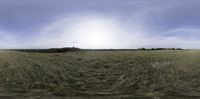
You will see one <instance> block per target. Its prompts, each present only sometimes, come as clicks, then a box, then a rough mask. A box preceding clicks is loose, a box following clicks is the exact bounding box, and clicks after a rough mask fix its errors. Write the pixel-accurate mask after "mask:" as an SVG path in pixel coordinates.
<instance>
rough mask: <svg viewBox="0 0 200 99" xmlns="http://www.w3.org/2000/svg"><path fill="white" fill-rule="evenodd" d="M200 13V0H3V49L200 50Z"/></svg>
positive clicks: (0, 0) (0, 35) (0, 24)
mask: <svg viewBox="0 0 200 99" xmlns="http://www.w3.org/2000/svg"><path fill="white" fill-rule="evenodd" d="M199 12H200V1H199V0H0V48H52V47H66V46H73V45H74V46H76V47H80V48H140V47H147V48H152V47H182V48H200V13H199ZM73 42H77V43H73Z"/></svg>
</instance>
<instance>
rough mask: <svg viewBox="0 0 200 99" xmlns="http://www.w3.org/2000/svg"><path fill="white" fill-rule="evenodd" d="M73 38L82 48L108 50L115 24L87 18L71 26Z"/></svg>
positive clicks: (102, 19) (112, 40)
mask: <svg viewBox="0 0 200 99" xmlns="http://www.w3.org/2000/svg"><path fill="white" fill-rule="evenodd" d="M73 28H74V29H73V33H74V38H75V39H76V40H77V41H78V42H79V43H80V46H83V47H84V48H109V47H110V46H113V44H114V39H115V28H116V27H115V23H114V22H113V21H112V20H108V19H104V18H99V17H98V18H97V17H95V18H87V19H83V20H80V21H79V22H77V23H76V25H74V26H73Z"/></svg>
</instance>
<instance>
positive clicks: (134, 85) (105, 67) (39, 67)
mask: <svg viewBox="0 0 200 99" xmlns="http://www.w3.org/2000/svg"><path fill="white" fill-rule="evenodd" d="M39 96H40V97H75V96H76V97H91V96H96V97H100V96H104V97H105V96H106V97H112V96H115V98H113V99H117V98H116V97H152V98H154V97H162V96H187V97H190V96H191V97H199V96H200V51H197V50H180V51H173V50H162V51H76V52H66V53H32V52H17V51H0V98H1V97H2V98H9V97H24V98H26V97H39ZM38 99H40V98H38ZM66 99H68V98H66ZM72 99H73V98H72ZM74 99H83V98H74ZM87 99H89V98H87ZM92 99H94V98H92ZM96 99H100V98H96ZM104 99H106V98H104ZM109 99H111V98H109ZM127 99H128V98H127ZM130 99H132V98H130ZM137 99H140V98H137ZM141 99H144V98H141ZM145 99H147V98H145ZM149 99H150V98H149ZM170 99H171V98H170ZM173 99H175V98H173ZM177 99H178V98H177ZM181 99H184V98H181ZM187 99H189V98H187ZM191 99H192V98H191Z"/></svg>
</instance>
